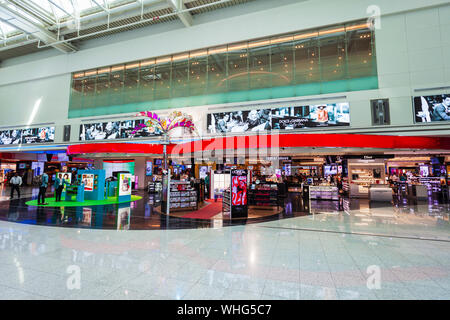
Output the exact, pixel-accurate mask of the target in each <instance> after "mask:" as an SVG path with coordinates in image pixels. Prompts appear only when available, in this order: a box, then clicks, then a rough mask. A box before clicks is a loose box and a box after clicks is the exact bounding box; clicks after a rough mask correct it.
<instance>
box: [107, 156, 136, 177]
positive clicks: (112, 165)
mask: <svg viewBox="0 0 450 320" xmlns="http://www.w3.org/2000/svg"><path fill="white" fill-rule="evenodd" d="M134 168H135V163H134V161H127V160H122V161H120V160H111V161H108V160H104V161H103V169H104V170H105V177H107V178H109V177H112V175H113V172H117V171H128V172H130V173H131V174H132V175H134Z"/></svg>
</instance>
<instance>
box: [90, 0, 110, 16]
mask: <svg viewBox="0 0 450 320" xmlns="http://www.w3.org/2000/svg"><path fill="white" fill-rule="evenodd" d="M91 1H92V2H93V3H95V5H96V6H97V7H99V8H100V9H102V10H103V11H105V12H107V13H109V9H108V8H106V7H104V6H102V5H101V4H100V3H98V2H97V1H96V0H91Z"/></svg>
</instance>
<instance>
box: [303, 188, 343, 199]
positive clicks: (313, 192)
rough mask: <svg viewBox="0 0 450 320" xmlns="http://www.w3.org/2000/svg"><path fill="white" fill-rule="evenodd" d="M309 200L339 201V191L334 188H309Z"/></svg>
mask: <svg viewBox="0 0 450 320" xmlns="http://www.w3.org/2000/svg"><path fill="white" fill-rule="evenodd" d="M309 198H310V199H313V200H339V189H338V187H336V186H327V185H323V186H309Z"/></svg>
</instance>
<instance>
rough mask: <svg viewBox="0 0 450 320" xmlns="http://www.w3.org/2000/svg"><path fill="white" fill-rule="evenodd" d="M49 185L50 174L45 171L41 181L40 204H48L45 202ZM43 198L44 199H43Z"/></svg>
mask: <svg viewBox="0 0 450 320" xmlns="http://www.w3.org/2000/svg"><path fill="white" fill-rule="evenodd" d="M47 187H48V174H46V173H45V172H44V173H43V174H42V176H41V181H40V183H39V194H38V204H43V205H46V204H48V203H45V193H46V192H47ZM41 199H42V201H41Z"/></svg>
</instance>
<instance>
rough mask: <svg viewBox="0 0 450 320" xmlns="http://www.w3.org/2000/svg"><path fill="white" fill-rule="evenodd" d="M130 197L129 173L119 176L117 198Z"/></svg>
mask: <svg viewBox="0 0 450 320" xmlns="http://www.w3.org/2000/svg"><path fill="white" fill-rule="evenodd" d="M129 195H131V173H121V174H119V196H129Z"/></svg>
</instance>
